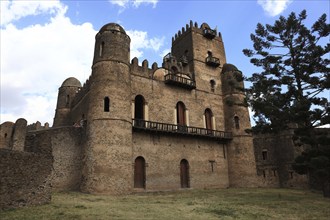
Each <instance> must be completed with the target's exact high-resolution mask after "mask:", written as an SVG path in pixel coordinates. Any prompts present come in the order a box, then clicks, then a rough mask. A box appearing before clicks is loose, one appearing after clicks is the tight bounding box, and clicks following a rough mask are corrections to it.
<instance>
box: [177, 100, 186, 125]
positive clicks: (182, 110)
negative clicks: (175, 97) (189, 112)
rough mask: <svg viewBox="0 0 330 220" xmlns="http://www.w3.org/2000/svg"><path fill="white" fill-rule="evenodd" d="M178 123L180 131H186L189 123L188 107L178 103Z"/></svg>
mask: <svg viewBox="0 0 330 220" xmlns="http://www.w3.org/2000/svg"><path fill="white" fill-rule="evenodd" d="M176 122H177V125H178V130H180V131H186V130H187V122H186V106H185V105H184V104H183V102H178V103H177V104H176Z"/></svg>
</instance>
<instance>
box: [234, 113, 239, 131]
mask: <svg viewBox="0 0 330 220" xmlns="http://www.w3.org/2000/svg"><path fill="white" fill-rule="evenodd" d="M234 122H235V128H236V129H239V117H238V116H235V117H234Z"/></svg>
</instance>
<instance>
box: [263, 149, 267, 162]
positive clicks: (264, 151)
mask: <svg viewBox="0 0 330 220" xmlns="http://www.w3.org/2000/svg"><path fill="white" fill-rule="evenodd" d="M262 159H263V160H267V159H268V152H267V150H263V151H262Z"/></svg>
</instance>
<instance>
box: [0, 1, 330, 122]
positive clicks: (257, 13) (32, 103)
mask: <svg viewBox="0 0 330 220" xmlns="http://www.w3.org/2000/svg"><path fill="white" fill-rule="evenodd" d="M0 2H1V5H0V6H1V8H0V9H1V11H0V12H1V36H0V39H1V45H0V47H1V63H0V66H1V94H0V95H1V115H0V123H3V122H5V121H16V119H18V118H26V119H27V120H28V123H29V124H30V123H34V122H36V121H40V122H41V123H42V124H43V123H45V122H49V123H50V124H52V122H53V117H54V114H55V108H56V101H57V100H56V99H57V92H58V87H59V86H60V85H61V84H62V82H63V81H64V80H65V79H66V78H68V77H71V76H73V77H76V78H78V79H79V80H80V81H81V82H82V83H84V82H85V80H86V79H87V78H88V77H89V75H90V74H91V65H92V59H93V50H94V37H95V34H96V33H97V31H98V30H99V29H100V28H101V27H102V26H103V25H104V24H106V23H109V22H116V23H119V24H120V25H121V26H123V27H124V28H125V30H126V31H127V33H128V34H129V35H130V37H131V59H132V58H133V57H138V59H139V61H140V62H142V61H143V60H144V59H147V60H148V61H149V65H151V64H152V63H153V62H157V63H158V66H161V62H162V57H163V56H164V55H165V54H166V53H167V52H169V50H170V47H171V38H172V36H174V35H175V33H177V31H178V30H180V29H181V28H182V27H184V26H185V25H186V24H188V23H189V21H190V20H192V21H194V22H197V23H198V24H199V25H200V24H202V23H203V22H206V23H208V24H209V25H210V27H211V28H217V30H218V31H219V32H221V34H222V37H223V40H224V44H225V50H226V56H227V62H228V63H232V64H234V65H236V66H237V67H238V68H239V69H240V70H242V72H243V73H244V74H245V75H251V74H252V73H253V72H255V71H256V69H255V67H254V66H252V64H250V63H249V59H248V58H247V57H245V56H244V55H243V53H242V49H245V48H251V47H252V42H251V40H250V34H251V33H253V32H254V30H255V27H256V25H257V23H258V22H260V23H262V24H273V23H274V21H275V20H276V19H278V18H279V16H281V15H283V16H285V17H286V16H287V15H288V14H289V13H291V12H292V11H293V12H296V13H297V14H298V13H300V12H301V11H302V10H303V9H306V10H307V15H308V17H307V20H306V25H307V26H310V25H311V24H312V23H313V22H315V21H316V20H317V19H318V18H319V17H320V16H321V14H323V13H326V14H327V16H328V22H329V11H330V3H329V1H327V0H278V1H276V0H245V1H244V0H241V1H229V0H228V1H222V0H213V1H184V0H181V1H178V0H177V1H174V0H116V1H115V0H114V1H112V0H108V1H55V0H54V1H46V0H44V1H32V0H27V1H23V0H21V1H6V0H1V1H0Z"/></svg>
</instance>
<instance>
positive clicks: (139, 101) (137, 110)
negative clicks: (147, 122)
mask: <svg viewBox="0 0 330 220" xmlns="http://www.w3.org/2000/svg"><path fill="white" fill-rule="evenodd" d="M144 105H145V99H144V97H143V96H142V95H137V96H136V97H135V100H134V119H135V125H137V126H142V125H144Z"/></svg>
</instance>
